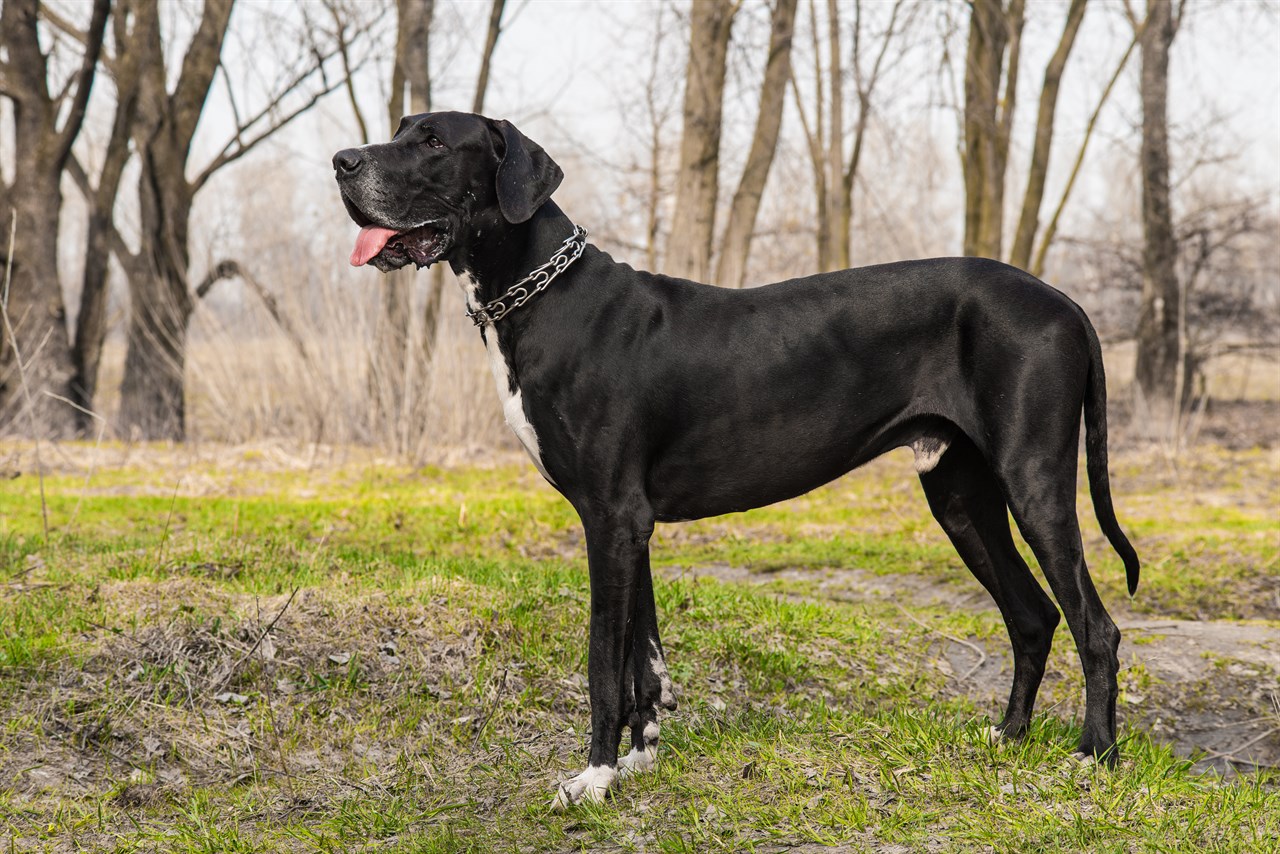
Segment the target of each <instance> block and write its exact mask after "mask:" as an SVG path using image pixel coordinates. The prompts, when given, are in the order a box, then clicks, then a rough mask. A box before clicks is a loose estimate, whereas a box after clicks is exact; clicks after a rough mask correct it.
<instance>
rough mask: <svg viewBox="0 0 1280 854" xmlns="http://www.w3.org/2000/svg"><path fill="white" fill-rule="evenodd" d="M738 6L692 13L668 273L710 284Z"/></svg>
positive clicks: (709, 0) (724, 0)
mask: <svg viewBox="0 0 1280 854" xmlns="http://www.w3.org/2000/svg"><path fill="white" fill-rule="evenodd" d="M736 11H737V6H736V4H734V3H732V2H730V0H701V2H697V3H694V4H693V8H692V9H691V10H690V27H689V61H688V64H687V66H686V69H685V93H684V110H683V114H684V130H683V133H682V136H681V140H680V170H679V175H678V178H677V181H676V207H675V214H674V216H673V218H672V223H671V238H670V240H669V241H668V243H667V257H666V263H665V265H664V266H665V267H666V272H667V273H669V274H671V275H673V276H680V277H683V278H687V279H695V280H697V281H706V279H707V274H708V272H709V269H710V266H711V239H712V236H713V235H714V233H715V218H716V200H717V197H718V196H719V181H720V176H719V172H720V127H721V117H722V114H723V109H724V80H725V62H726V57H727V55H728V51H729V35H730V31H731V29H732V26H733V17H734V13H735V12H736Z"/></svg>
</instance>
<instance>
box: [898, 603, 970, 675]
mask: <svg viewBox="0 0 1280 854" xmlns="http://www.w3.org/2000/svg"><path fill="white" fill-rule="evenodd" d="M894 604H895V605H896V604H897V603H894ZM897 608H898V610H899V611H901V612H902V613H903V614H905V615H906V617H907V619H908V620H910V621H911V622H913V623H915V624H916V625H917V626H920V627H921V628H923V629H924V630H925V631H927V632H932V633H933V634H935V635H937V636H938V637H942V638H946V639H947V640H949V641H952V642H953V643H958V644H960V645H961V646H963V647H967V648H968V649H971V650H973V651H974V652H975V653H977V655H978V663H977V664H975V665H973V667H970V668H969V669H968V670H967V671H965V674H964V675H963V676H961V677H960V681H961V682H967V681H969V677H970V676H972V675H973V674H975V673H977V672H978V670H979V669H980V668H981V667H982V665H984V664H986V663H987V654H986V653H985V652H983V651H982V647H980V646H978V645H977V644H975V643H970V642H969V641H967V640H961V639H960V638H958V637H956V636H955V635H949V634H947V633H946V632H940V631H938V630H937V629H935V628H933V627H932V626H930V625H929V624H928V623H925V622H923V621H922V620H920V619H919V618H918V617H916V616H915V615H914V614H912V613H911V612H910V611H908V610H907V609H906V608H904V607H902V606H901V605H897Z"/></svg>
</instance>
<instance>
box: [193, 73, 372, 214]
mask: <svg viewBox="0 0 1280 854" xmlns="http://www.w3.org/2000/svg"><path fill="white" fill-rule="evenodd" d="M363 64H364V62H363V61H362V62H361V63H360V65H357V66H356V70H359V69H360V67H361V66H362V65H363ZM314 71H315V69H312V73H314ZM308 76H310V74H308ZM344 83H345V80H338V81H336V82H333V83H330V84H328V85H327V86H325V87H324V88H323V89H320V90H317V91H316V92H313V93H312V95H311V97H310V98H308V99H307V101H306V103H304V104H302V105H301V106H300V107H298V108H297V109H295V110H294V111H293V112H291V113H289V114H288V115H286V116H285V117H284V118H282V119H280V120H279V121H277V122H274V123H272V124H270V125H268V126H267V128H266V129H265V130H263V131H262V132H261V133H260V134H258V135H257V136H255V137H253V138H252V139H249V140H248V141H246V142H241V143H240V145H239V146H238V147H236V148H234V149H232V148H231V145H232V143H234V142H236V141H238V140H239V138H240V137H239V133H238V134H237V139H235V140H232V141H231V142H228V143H227V144H226V145H225V146H224V147H223V149H222V152H221V153H220V154H219V155H218V156H217V157H215V158H214V159H213V160H212V161H210V162H209V164H208V165H207V166H205V167H204V169H202V170H200V174H199V175H197V176H196V178H195V180H194V181H192V182H191V192H192V194H193V195H194V194H195V193H197V192H199V190H200V188H201V187H203V186H204V185H205V184H206V183H208V181H209V179H210V178H212V177H213V174H214V173H215V172H217V171H218V170H219V169H221V168H222V167H223V166H226V165H227V164H229V163H234V162H235V161H237V160H239V159H240V158H241V157H244V156H245V155H246V154H248V153H249V152H250V151H252V150H253V149H254V147H255V146H257V145H258V143H260V142H262V141H263V140H265V139H267V138H268V137H270V136H272V135H273V134H274V133H275V132H276V131H278V130H280V129H281V128H283V127H284V126H285V125H287V124H289V123H290V122H292V121H293V120H294V119H296V118H297V117H298V116H300V115H302V114H303V113H305V112H306V111H307V110H309V109H311V108H312V107H314V106H315V105H316V103H317V102H318V101H319V100H320V99H321V98H323V97H324V96H325V95H328V94H329V93H330V92H332V91H334V90H335V89H337V88H338V87H339V86H342V85H344ZM290 91H292V90H290ZM287 94H288V92H284V93H281V96H280V98H277V99H276V100H275V101H273V102H272V106H278V105H279V103H280V101H281V100H282V99H283V98H284V96H285V95H287ZM267 109H268V110H270V107H268V108H267ZM266 112H267V111H264V112H263V114H260V115H259V116H257V117H255V118H254V119H253V121H251V122H249V124H248V125H246V128H247V127H252V126H253V125H254V124H255V123H257V121H258V120H259V119H260V118H261V117H262V115H264V114H265V113H266ZM243 130H244V129H243V128H242V129H241V132H243Z"/></svg>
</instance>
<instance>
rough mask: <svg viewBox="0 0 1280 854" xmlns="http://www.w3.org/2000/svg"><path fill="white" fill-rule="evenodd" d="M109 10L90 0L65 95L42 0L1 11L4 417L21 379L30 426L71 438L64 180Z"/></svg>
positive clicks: (0, 379)
mask: <svg viewBox="0 0 1280 854" xmlns="http://www.w3.org/2000/svg"><path fill="white" fill-rule="evenodd" d="M109 7H110V4H109V2H108V0H95V2H94V5H93V10H92V13H91V18H90V21H89V27H88V30H87V31H86V34H85V37H84V53H83V56H82V59H81V62H80V67H79V70H78V71H77V72H76V73H75V74H74V75H73V76H72V77H71V78H70V79H69V80H68V81H67V83H66V87H65V88H64V89H63V91H61V92H51V91H50V89H49V82H50V81H49V78H50V74H49V72H50V67H49V55H48V54H47V53H46V52H45V51H44V50H43V49H42V48H41V45H40V34H39V18H40V16H41V4H40V3H39V0H5V2H4V3H3V5H0V96H2V97H4V98H6V99H8V100H9V101H10V103H11V104H12V105H13V120H14V142H15V145H14V152H13V156H14V178H13V182H12V183H8V182H5V181H4V179H3V178H2V177H0V225H3V229H0V235H2V236H0V247H3V248H0V255H2V256H3V257H2V258H0V261H3V264H2V265H0V268H2V269H4V270H7V271H8V275H9V278H8V279H7V280H6V281H5V286H6V287H7V292H6V293H3V294H0V301H2V303H3V306H2V307H3V310H4V315H5V322H4V323H3V324H0V417H2V418H4V419H5V420H9V419H12V418H13V417H14V416H15V415H16V414H17V412H18V411H19V410H20V409H22V407H23V406H24V401H25V398H26V395H24V394H22V392H21V391H20V388H21V385H22V383H21V382H20V379H21V375H22V374H24V373H25V384H26V386H27V388H28V389H29V390H33V391H34V394H33V395H32V397H31V401H30V402H31V405H32V407H33V409H32V410H31V411H30V412H29V416H30V419H29V420H28V421H27V422H26V423H27V425H29V426H31V427H32V428H33V429H34V430H35V431H36V433H37V434H45V435H50V436H66V435H69V434H71V433H72V432H74V431H75V429H76V427H77V423H78V422H77V418H76V416H75V412H74V410H73V409H72V408H70V407H67V406H66V405H65V404H63V403H61V402H59V401H58V400H56V399H55V397H54V395H57V396H58V397H69V396H70V394H71V378H72V375H73V373H74V366H73V364H72V360H71V347H70V340H69V338H68V334H67V325H66V306H65V304H64V302H63V298H62V290H61V287H60V286H59V281H58V220H59V216H60V214H61V211H62V188H61V179H62V174H63V170H64V169H65V168H66V166H67V163H68V161H69V160H70V158H71V147H72V145H73V144H74V143H75V141H76V137H77V136H79V134H80V128H81V125H82V124H83V121H84V116H85V111H86V108H87V106H88V102H89V93H90V91H91V90H92V88H93V83H94V78H95V74H96V71H97V67H98V56H99V53H100V52H101V49H102V42H103V37H104V33H105V30H106V25H107V17H108V14H109ZM60 116H64V117H63V118H62V121H61V122H59V121H58V119H59V117H60ZM11 237H12V240H11V239H10V238H11ZM11 244H12V254H10V251H11ZM0 275H3V274H0Z"/></svg>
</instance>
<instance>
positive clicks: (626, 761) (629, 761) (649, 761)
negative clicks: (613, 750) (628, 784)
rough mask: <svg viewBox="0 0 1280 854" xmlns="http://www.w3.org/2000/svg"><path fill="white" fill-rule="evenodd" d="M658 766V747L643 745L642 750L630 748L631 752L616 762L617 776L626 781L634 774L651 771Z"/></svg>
mask: <svg viewBox="0 0 1280 854" xmlns="http://www.w3.org/2000/svg"><path fill="white" fill-rule="evenodd" d="M657 765H658V745H657V744H656V743H654V744H652V745H645V748H644V750H638V749H636V748H634V747H633V748H631V752H630V753H628V754H627V755H626V756H624V757H622V758H621V759H619V760H618V776H619V777H621V778H623V779H626V778H627V777H630V776H632V775H634V774H642V773H644V772H645V771H652V770H653V769H654V768H656V767H657Z"/></svg>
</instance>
